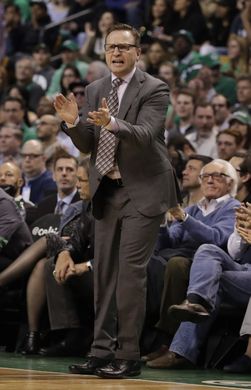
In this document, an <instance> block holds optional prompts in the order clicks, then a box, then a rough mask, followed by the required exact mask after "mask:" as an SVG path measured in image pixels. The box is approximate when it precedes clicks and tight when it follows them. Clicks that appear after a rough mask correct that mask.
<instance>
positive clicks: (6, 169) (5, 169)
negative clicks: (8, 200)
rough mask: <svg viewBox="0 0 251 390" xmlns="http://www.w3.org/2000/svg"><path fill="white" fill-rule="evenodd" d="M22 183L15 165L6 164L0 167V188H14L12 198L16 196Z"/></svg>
mask: <svg viewBox="0 0 251 390" xmlns="http://www.w3.org/2000/svg"><path fill="white" fill-rule="evenodd" d="M22 183H23V180H22V177H21V172H20V170H19V168H18V167H17V166H16V165H15V164H12V163H9V162H7V163H4V164H2V165H0V186H5V185H9V186H13V187H14V188H15V194H14V196H17V195H18V192H19V189H20V188H21V186H22Z"/></svg>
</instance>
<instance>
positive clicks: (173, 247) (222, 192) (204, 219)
mask: <svg viewBox="0 0 251 390" xmlns="http://www.w3.org/2000/svg"><path fill="white" fill-rule="evenodd" d="M199 177H200V181H201V192H202V194H203V197H202V199H201V200H200V201H199V202H197V204H195V205H193V206H190V207H187V208H185V209H183V208H182V207H180V206H178V207H176V208H173V209H170V210H169V212H170V213H171V215H172V216H173V218H175V222H173V223H172V225H171V227H170V228H168V227H164V226H163V227H162V228H161V231H160V236H159V253H158V257H159V256H162V257H163V258H164V259H166V260H168V258H169V260H168V261H167V265H166V269H165V274H164V288H163V292H162V298H161V304H160V317H159V321H158V323H157V325H156V328H157V330H158V331H159V334H160V336H161V337H162V340H163V343H164V345H163V346H162V347H161V348H160V349H159V350H156V351H153V352H152V353H149V354H148V355H147V356H145V357H144V359H143V360H145V361H147V366H148V367H150V368H176V367H177V368H178V367H180V368H181V367H183V366H185V365H186V363H187V362H186V361H185V360H184V359H179V357H178V356H176V355H175V354H170V351H169V349H168V345H169V344H170V341H171V339H172V337H173V335H174V334H177V333H175V332H176V330H177V328H178V325H179V324H178V323H177V320H176V318H175V317H174V316H170V315H169V314H168V309H169V308H170V306H172V305H175V304H180V303H182V301H184V299H185V297H186V291H187V286H188V282H189V273H190V268H191V265H192V264H193V261H194V260H193V258H194V254H195V252H196V250H197V249H198V248H199V247H200V246H201V245H202V244H214V245H216V246H217V247H219V248H222V249H223V250H226V247H227V241H228V238H229V236H230V234H231V233H232V232H233V230H234V223H235V210H234V208H235V207H238V206H239V204H240V203H239V202H238V201H237V200H236V199H234V196H235V195H236V191H237V182H238V178H237V173H236V170H235V169H234V167H233V166H232V165H231V164H230V163H229V162H227V161H224V160H221V159H215V160H213V161H212V162H210V163H209V164H206V165H205V166H204V167H203V168H202V170H201V173H200V176H199ZM196 253H197V252H196ZM149 264H151V262H150V263H149ZM162 273H163V272H162ZM159 277H161V275H159ZM162 277H163V276H162ZM178 332H179V331H178ZM180 337H183V334H180ZM185 340H186V343H187V344H189V343H188V340H192V341H191V343H193V339H190V338H185Z"/></svg>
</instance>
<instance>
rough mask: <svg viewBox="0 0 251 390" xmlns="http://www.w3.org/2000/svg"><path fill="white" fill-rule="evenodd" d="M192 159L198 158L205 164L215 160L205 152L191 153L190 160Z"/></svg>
mask: <svg viewBox="0 0 251 390" xmlns="http://www.w3.org/2000/svg"><path fill="white" fill-rule="evenodd" d="M190 160H198V161H200V162H202V165H203V166H204V165H206V164H209V163H210V162H212V161H213V159H212V157H209V156H205V155H204V154H191V155H190V156H189V158H188V161H190Z"/></svg>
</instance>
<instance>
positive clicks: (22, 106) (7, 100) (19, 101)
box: [3, 96, 25, 110]
mask: <svg viewBox="0 0 251 390" xmlns="http://www.w3.org/2000/svg"><path fill="white" fill-rule="evenodd" d="M7 102H17V103H19V104H20V107H21V109H22V110H25V102H24V100H23V99H20V98H19V97H14V96H7V97H6V98H5V99H4V101H3V105H5V103H7Z"/></svg>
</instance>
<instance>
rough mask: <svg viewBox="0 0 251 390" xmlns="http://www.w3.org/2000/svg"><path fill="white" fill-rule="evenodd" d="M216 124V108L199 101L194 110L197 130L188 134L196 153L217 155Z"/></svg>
mask: <svg viewBox="0 0 251 390" xmlns="http://www.w3.org/2000/svg"><path fill="white" fill-rule="evenodd" d="M214 124H215V116H214V110H213V107H212V105H211V104H209V103H198V104H197V105H196V107H195V111H194V127H195V132H193V133H191V134H189V135H187V136H186V138H187V139H188V141H189V142H191V144H192V145H193V147H194V148H195V150H196V153H198V154H203V155H205V156H209V157H212V158H216V157H217V145H216V136H215V133H214V132H213V127H214Z"/></svg>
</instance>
